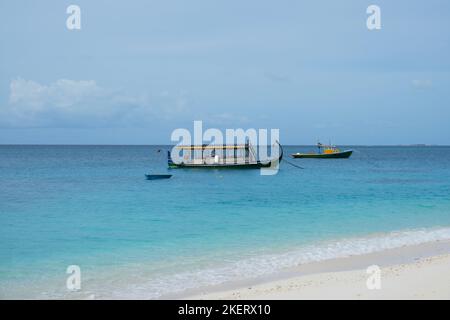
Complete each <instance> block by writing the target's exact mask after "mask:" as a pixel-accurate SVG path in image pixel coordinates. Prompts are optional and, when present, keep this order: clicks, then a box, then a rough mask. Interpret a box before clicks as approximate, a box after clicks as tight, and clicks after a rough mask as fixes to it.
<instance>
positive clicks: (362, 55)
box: [0, 0, 450, 145]
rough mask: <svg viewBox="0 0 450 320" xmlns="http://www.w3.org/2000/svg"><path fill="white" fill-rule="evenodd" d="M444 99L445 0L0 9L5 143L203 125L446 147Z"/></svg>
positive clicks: (1, 137)
mask: <svg viewBox="0 0 450 320" xmlns="http://www.w3.org/2000/svg"><path fill="white" fill-rule="evenodd" d="M71 4H75V5H78V6H79V7H80V9H81V29H80V30H69V29H68V28H67V27H66V20H67V18H68V17H69V14H67V13H66V9H67V7H68V6H69V5H71ZM372 4H375V5H378V6H379V7H380V9H381V29H380V30H369V29H368V28H367V26H366V20H367V18H368V16H369V15H368V14H367V13H366V9H367V7H368V6H369V5H372ZM449 89H450V2H449V1H447V0H430V1H425V0H412V1H411V0H409V1H406V0H396V1H385V0H371V1H365V0H345V1H344V0H342V1H335V0H333V1H332V0H329V1H323V0H308V1H300V0H292V1H288V0H280V1H267V0H258V1H254V0H246V1H237V0H227V1H223V0H216V1H211V0H190V1H186V0H165V1H162V0H159V1H153V0H151V1H149V0H127V1H123V0H117V1H106V0H104V1H102V0H96V1H92V0H91V1H85V0H71V1H64V0H40V1H33V0H28V1H25V0H14V1H13V0H2V1H1V2H0V144H169V143H171V140H170V137H171V133H172V132H173V130H175V129H177V128H187V129H190V130H192V129H193V121H194V120H201V121H203V127H204V128H205V129H207V128H218V129H221V130H225V129H227V128H230V129H235V128H243V129H248V128H255V129H274V128H275V129H279V130H280V140H281V142H282V143H284V144H314V143H316V142H317V140H318V139H320V140H322V141H324V142H328V141H330V140H331V141H332V142H333V143H336V144H341V145H346V144H362V145H370V144H416V143H425V144H445V145H449V144H450V90H449Z"/></svg>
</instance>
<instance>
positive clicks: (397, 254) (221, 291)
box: [160, 240, 450, 300]
mask: <svg viewBox="0 0 450 320" xmlns="http://www.w3.org/2000/svg"><path fill="white" fill-rule="evenodd" d="M371 265H378V266H379V267H380V269H381V289H380V290H369V289H368V288H367V286H366V281H367V278H368V277H369V276H370V275H369V274H367V272H366V269H367V267H369V266H371ZM160 299H188V300H190V299H200V300H221V299H242V300H247V299H258V300H259V299H261V300H264V299H275V300H277V299H450V240H437V241H432V242H427V243H423V244H418V245H407V246H402V247H399V248H394V249H386V250H383V251H379V252H373V253H368V254H362V255H353V256H349V257H344V258H336V259H329V260H323V261H319V262H312V263H307V264H304V265H299V266H297V267H292V268H288V269H286V270H283V271H282V272H278V273H276V274H272V275H269V276H264V277H259V278H254V279H247V280H240V281H233V282H229V283H223V284H220V285H214V286H207V287H201V288H196V289H191V290H186V291H184V292H183V293H179V294H174V295H166V296H163V297H160Z"/></svg>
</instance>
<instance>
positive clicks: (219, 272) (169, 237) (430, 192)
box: [0, 145, 450, 299]
mask: <svg viewBox="0 0 450 320" xmlns="http://www.w3.org/2000/svg"><path fill="white" fill-rule="evenodd" d="M344 148H345V147H342V149H344ZM351 148H352V149H354V153H353V155H352V157H351V158H350V159H333V160H319V159H292V158H288V157H287V155H288V154H290V153H294V152H307V151H314V148H313V147H312V146H286V147H284V151H285V156H286V160H288V161H289V162H291V163H294V164H296V165H299V166H302V167H304V169H299V168H296V167H294V166H292V165H290V164H289V163H287V162H286V161H282V163H281V166H280V170H279V172H278V174H276V175H273V176H263V175H260V172H259V170H202V169H171V170H169V169H167V158H166V157H167V155H166V150H169V149H170V147H169V146H19V145H3V146H0V298H3V299H5V298H50V299H52V298H57V299H65V298H69V299H70V298H100V299H101V298H137V299H154V298H158V297H161V296H164V295H170V294H174V293H179V292H182V291H183V290H186V289H193V288H198V287H201V286H208V285H214V284H221V283H226V282H229V281H235V280H241V279H248V278H251V277H258V276H266V275H270V274H274V273H277V272H280V271H282V270H283V269H285V268H289V267H292V266H296V265H298V264H302V263H308V262H314V261H321V260H325V259H330V258H336V257H345V256H349V255H355V254H363V253H369V252H375V251H380V250H384V249H388V248H396V247H401V246H404V245H409V244H419V243H424V242H428V241H434V240H443V239H450V147H364V146H353V147H351ZM158 150H162V151H161V152H158ZM149 172H153V173H167V172H170V173H172V174H173V177H172V178H171V179H168V180H154V181H148V180H145V177H144V174H145V173H149ZM70 265H77V266H79V267H80V270H81V290H79V291H76V292H73V291H70V290H68V289H67V287H66V280H67V278H68V276H69V274H67V273H66V270H67V268H68V266H70Z"/></svg>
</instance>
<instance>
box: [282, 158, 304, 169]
mask: <svg viewBox="0 0 450 320" xmlns="http://www.w3.org/2000/svg"><path fill="white" fill-rule="evenodd" d="M282 161H285V162H287V163H289V164H290V165H291V166H293V167H296V168H297V169H305V168H303V167H300V166H298V165H296V164H294V163H292V162H289V161H287V160H286V159H283V160H282Z"/></svg>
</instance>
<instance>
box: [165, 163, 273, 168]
mask: <svg viewBox="0 0 450 320" xmlns="http://www.w3.org/2000/svg"><path fill="white" fill-rule="evenodd" d="M271 165H272V161H271V162H268V163H262V162H257V163H236V164H231V163H227V164H185V163H180V164H175V163H173V164H171V165H170V166H169V168H171V169H176V168H202V169H260V168H268V167H270V166H271Z"/></svg>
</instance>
